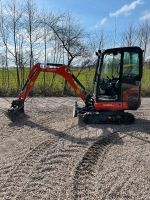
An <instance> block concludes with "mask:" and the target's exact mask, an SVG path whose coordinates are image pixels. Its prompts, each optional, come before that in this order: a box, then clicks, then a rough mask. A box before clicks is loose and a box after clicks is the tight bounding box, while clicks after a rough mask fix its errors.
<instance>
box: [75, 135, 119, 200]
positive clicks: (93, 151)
mask: <svg viewBox="0 0 150 200" xmlns="http://www.w3.org/2000/svg"><path fill="white" fill-rule="evenodd" d="M116 138H117V139H118V134H117V133H113V134H109V135H108V136H105V137H100V139H99V140H97V141H96V142H94V144H93V145H92V146H91V147H90V148H89V149H88V150H87V152H86V153H85V154H84V156H83V158H82V160H81V161H80V162H79V164H78V165H77V167H76V169H75V175H74V178H73V179H74V183H73V187H74V188H73V192H74V199H75V200H77V199H97V196H96V195H97V192H96V191H95V177H96V164H97V161H98V159H100V160H101V164H102V163H103V160H104V159H105V155H106V153H107V150H108V148H110V145H112V144H113V142H114V141H115V140H116Z"/></svg>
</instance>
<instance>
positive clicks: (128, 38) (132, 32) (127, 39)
mask: <svg viewBox="0 0 150 200" xmlns="http://www.w3.org/2000/svg"><path fill="white" fill-rule="evenodd" d="M135 43H136V28H135V26H134V25H133V24H130V25H129V26H128V29H127V31H126V32H125V33H124V34H123V36H122V44H123V45H124V46H134V45H135Z"/></svg>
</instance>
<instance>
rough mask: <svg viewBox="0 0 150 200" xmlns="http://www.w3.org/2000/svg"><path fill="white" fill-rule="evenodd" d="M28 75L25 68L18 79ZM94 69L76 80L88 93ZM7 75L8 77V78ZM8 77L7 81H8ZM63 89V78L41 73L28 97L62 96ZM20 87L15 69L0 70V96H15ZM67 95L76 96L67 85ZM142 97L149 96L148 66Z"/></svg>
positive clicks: (145, 67) (144, 75)
mask: <svg viewBox="0 0 150 200" xmlns="http://www.w3.org/2000/svg"><path fill="white" fill-rule="evenodd" d="M71 71H72V73H73V74H74V75H75V76H77V75H78V73H79V69H77V68H76V69H75V68H73V69H71ZM28 73H29V69H28V68H26V69H25V71H24V77H23V74H22V72H21V71H20V77H22V80H23V79H24V81H25V80H26V78H27V76H28ZM94 73H95V69H94V68H91V69H89V68H86V69H84V70H83V71H82V72H81V73H80V75H79V76H78V79H79V80H80V81H81V83H82V84H83V85H84V86H85V87H86V89H87V90H88V91H90V92H92V90H93V77H94ZM8 75H9V76H8ZM8 77H9V80H8ZM22 85H23V81H22V82H21V86H22ZM63 87H64V78H63V77H61V76H59V75H56V74H53V73H45V74H44V73H41V74H40V75H39V77H38V78H37V80H36V82H35V85H34V87H33V89H32V92H31V94H30V95H34V96H39V95H42V96H64V94H63ZM20 89H21V87H20V88H18V87H17V76H16V69H15V68H10V69H9V73H8V72H7V71H6V72H4V71H3V70H2V69H0V96H16V95H17V94H18V92H19V91H20ZM67 95H68V96H70V95H71V96H76V94H75V92H74V90H73V89H72V88H71V87H70V86H69V85H68V86H67ZM142 96H150V67H149V66H148V65H145V66H144V70H143V78H142Z"/></svg>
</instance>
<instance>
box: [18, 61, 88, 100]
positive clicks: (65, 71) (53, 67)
mask: <svg viewBox="0 0 150 200" xmlns="http://www.w3.org/2000/svg"><path fill="white" fill-rule="evenodd" d="M41 72H51V73H56V74H58V75H60V76H62V77H64V79H65V80H67V82H68V83H69V84H70V85H71V86H72V88H73V89H74V90H75V92H76V93H77V95H78V96H79V97H80V98H81V99H82V100H83V101H84V102H85V100H86V97H85V94H84V92H85V88H84V86H83V85H82V84H81V83H80V81H79V80H78V79H77V78H76V77H75V76H74V75H73V74H72V72H71V71H70V69H69V68H68V67H67V66H66V65H63V64H53V63H47V64H46V65H44V67H42V64H41V63H37V64H35V65H34V66H33V67H32V69H31V71H30V73H29V75H28V79H27V81H26V83H25V85H24V86H23V88H22V90H21V92H20V93H19V95H18V98H19V99H20V100H21V101H25V99H26V98H27V97H28V95H29V93H30V91H31V89H32V87H33V85H34V83H35V81H36V79H37V77H38V76H39V74H40V73H41ZM78 85H79V86H80V87H81V88H82V90H83V91H81V89H80V88H79V87H78Z"/></svg>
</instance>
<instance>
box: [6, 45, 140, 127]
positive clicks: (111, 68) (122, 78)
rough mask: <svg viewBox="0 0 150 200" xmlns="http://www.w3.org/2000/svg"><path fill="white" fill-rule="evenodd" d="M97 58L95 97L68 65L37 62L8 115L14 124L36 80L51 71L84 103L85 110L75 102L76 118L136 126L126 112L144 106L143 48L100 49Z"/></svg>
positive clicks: (94, 122)
mask: <svg viewBox="0 0 150 200" xmlns="http://www.w3.org/2000/svg"><path fill="white" fill-rule="evenodd" d="M96 55H97V57H98V59H97V64H96V70H95V76H94V80H93V94H92V95H90V94H88V93H87V91H86V89H85V87H84V86H83V85H82V84H81V82H80V81H79V80H78V79H77V78H76V77H75V76H74V75H73V73H72V72H71V71H70V69H69V68H68V67H67V66H66V65H63V64H53V63H47V64H46V65H45V64H41V63H37V64H35V65H34V66H33V67H32V68H31V70H30V73H29V75H28V78H27V80H26V82H25V84H24V86H23V88H22V90H21V91H20V93H19V94H18V97H17V99H15V100H13V101H12V103H11V107H10V108H9V109H8V111H7V116H8V117H9V118H10V119H11V120H12V121H14V117H15V118H16V116H17V115H18V114H19V113H24V103H25V100H26V98H27V97H28V96H29V93H30V91H31V89H32V87H33V85H34V83H35V81H36V79H37V77H38V76H39V74H40V73H41V72H51V73H56V74H58V75H60V76H62V77H64V79H65V80H67V82H68V83H69V84H70V85H71V86H72V88H73V89H74V90H75V92H76V93H77V95H78V96H79V97H80V98H81V99H82V100H83V102H84V106H83V107H81V106H80V107H79V106H78V104H77V102H75V106H74V109H73V116H74V117H77V116H81V117H82V119H83V121H84V122H85V123H87V124H101V123H102V124H103V123H115V124H122V123H123V124H131V123H133V122H134V115H133V114H131V113H128V112H126V110H137V109H138V108H139V106H140V104H141V78H142V69H143V51H142V49H141V48H140V47H120V48H112V49H106V50H104V51H101V50H99V51H98V52H96Z"/></svg>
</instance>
